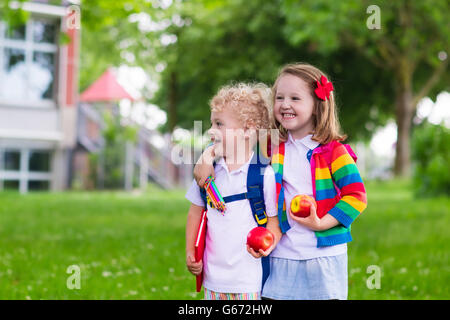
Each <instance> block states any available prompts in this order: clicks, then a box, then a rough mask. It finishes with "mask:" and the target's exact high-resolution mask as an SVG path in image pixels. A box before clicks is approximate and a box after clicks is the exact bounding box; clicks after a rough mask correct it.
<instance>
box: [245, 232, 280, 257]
mask: <svg viewBox="0 0 450 320" xmlns="http://www.w3.org/2000/svg"><path fill="white" fill-rule="evenodd" d="M273 240H274V236H273V233H272V232H270V231H269V230H267V229H266V228H263V227H256V228H253V229H252V230H250V232H249V233H248V235H247V244H248V245H249V247H250V248H252V249H253V250H255V251H256V252H258V251H259V249H262V250H263V251H266V250H267V249H269V248H270V247H271V246H272V244H273Z"/></svg>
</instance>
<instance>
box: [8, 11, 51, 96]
mask: <svg viewBox="0 0 450 320" xmlns="http://www.w3.org/2000/svg"><path fill="white" fill-rule="evenodd" d="M57 26H58V24H57V22H56V20H55V21H54V20H45V19H38V18H30V19H29V20H28V21H27V23H26V24H25V25H22V26H15V27H12V26H8V25H6V23H3V22H0V83H1V86H0V101H3V102H12V103H17V102H21V103H26V102H31V103H36V102H42V101H51V100H54V91H55V85H54V84H55V74H56V72H55V65H56V53H57V49H58V46H57V40H56V39H57V36H58V27H57Z"/></svg>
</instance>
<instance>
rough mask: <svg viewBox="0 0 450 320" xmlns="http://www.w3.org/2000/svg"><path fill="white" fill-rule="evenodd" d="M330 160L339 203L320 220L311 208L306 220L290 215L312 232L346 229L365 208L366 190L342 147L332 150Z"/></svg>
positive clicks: (355, 167) (350, 158)
mask: <svg viewBox="0 0 450 320" xmlns="http://www.w3.org/2000/svg"><path fill="white" fill-rule="evenodd" d="M331 160H332V161H331V175H332V177H333V180H334V182H335V183H336V186H337V187H338V188H339V190H340V191H341V199H340V200H339V202H338V203H337V204H336V205H335V206H334V207H333V208H331V210H330V211H328V213H327V214H326V215H324V216H323V217H322V219H319V218H318V217H317V214H316V210H315V208H314V207H313V206H311V214H310V215H309V216H308V217H306V218H298V217H295V216H293V215H292V214H291V213H290V216H291V218H292V219H293V220H295V221H297V222H298V223H300V224H303V225H304V226H306V227H308V228H310V229H312V230H314V231H323V230H328V229H330V228H332V227H335V226H337V225H338V224H342V225H343V226H344V227H346V228H348V227H349V226H350V224H351V223H352V222H353V221H354V220H355V219H356V217H358V216H359V214H360V213H361V212H363V211H364V209H365V208H366V207H367V196H366V189H365V187H364V184H363V181H362V179H361V176H360V174H359V171H358V168H357V166H356V164H355V161H354V160H353V158H352V157H351V156H350V154H349V153H348V151H347V149H346V148H345V146H344V145H339V146H337V147H336V148H334V150H333V153H332V157H331ZM289 212H290V210H289Z"/></svg>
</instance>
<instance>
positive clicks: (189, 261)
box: [186, 254, 203, 276]
mask: <svg viewBox="0 0 450 320" xmlns="http://www.w3.org/2000/svg"><path fill="white" fill-rule="evenodd" d="M186 266H187V268H188V270H189V272H190V273H192V274H193V275H194V276H198V275H199V274H200V273H202V270H203V261H202V260H200V261H199V262H195V257H194V255H193V254H188V255H187V257H186Z"/></svg>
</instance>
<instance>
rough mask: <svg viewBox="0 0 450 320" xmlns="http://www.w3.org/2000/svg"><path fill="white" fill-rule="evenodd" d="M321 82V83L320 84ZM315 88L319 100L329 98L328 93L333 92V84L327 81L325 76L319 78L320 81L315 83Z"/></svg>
mask: <svg viewBox="0 0 450 320" xmlns="http://www.w3.org/2000/svg"><path fill="white" fill-rule="evenodd" d="M321 82H322V83H321ZM316 84H317V88H316V90H314V92H315V93H316V96H317V97H318V98H319V99H322V100H326V99H329V98H330V92H331V91H333V90H334V88H333V84H332V83H331V82H329V81H328V79H327V78H326V77H325V76H321V77H320V81H316Z"/></svg>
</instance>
